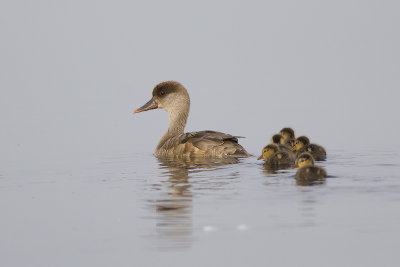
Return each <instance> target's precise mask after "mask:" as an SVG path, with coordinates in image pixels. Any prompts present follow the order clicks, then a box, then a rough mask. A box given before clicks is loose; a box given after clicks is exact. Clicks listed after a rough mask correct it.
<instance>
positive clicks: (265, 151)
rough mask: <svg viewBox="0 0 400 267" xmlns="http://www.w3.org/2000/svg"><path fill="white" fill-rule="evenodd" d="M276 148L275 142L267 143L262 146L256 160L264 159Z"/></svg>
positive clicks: (274, 151) (275, 150) (276, 149)
mask: <svg viewBox="0 0 400 267" xmlns="http://www.w3.org/2000/svg"><path fill="white" fill-rule="evenodd" d="M278 150H279V148H278V146H277V145H276V144H269V145H267V146H265V147H264V148H263V150H262V151H261V156H260V157H259V158H258V159H257V160H260V159H266V158H268V157H269V156H271V155H273V154H274V153H276V152H277V151H278Z"/></svg>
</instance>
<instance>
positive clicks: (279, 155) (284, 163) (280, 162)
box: [264, 151, 294, 169]
mask: <svg viewBox="0 0 400 267" xmlns="http://www.w3.org/2000/svg"><path fill="white" fill-rule="evenodd" d="M293 164H294V160H293V158H292V157H291V155H290V154H289V153H288V152H286V151H278V152H276V153H274V154H273V155H272V156H269V157H268V158H266V159H265V161H264V166H265V167H268V168H279V169H286V168H289V167H291V166H293Z"/></svg>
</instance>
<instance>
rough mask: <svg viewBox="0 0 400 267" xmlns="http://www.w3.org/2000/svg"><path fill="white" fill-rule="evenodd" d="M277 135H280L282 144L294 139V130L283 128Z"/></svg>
mask: <svg viewBox="0 0 400 267" xmlns="http://www.w3.org/2000/svg"><path fill="white" fill-rule="evenodd" d="M279 133H280V134H281V135H282V137H283V140H284V143H286V141H288V140H290V139H294V130H293V129H292V128H289V127H286V128H283V129H282V130H281V131H280V132H279Z"/></svg>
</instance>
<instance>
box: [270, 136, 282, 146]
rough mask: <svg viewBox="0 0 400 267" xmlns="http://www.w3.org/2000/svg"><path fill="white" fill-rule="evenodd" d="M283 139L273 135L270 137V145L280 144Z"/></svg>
mask: <svg viewBox="0 0 400 267" xmlns="http://www.w3.org/2000/svg"><path fill="white" fill-rule="evenodd" d="M282 139H283V137H282V135H280V134H274V135H273V136H272V137H271V144H281V140H282Z"/></svg>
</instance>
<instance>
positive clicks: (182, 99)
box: [134, 81, 190, 115]
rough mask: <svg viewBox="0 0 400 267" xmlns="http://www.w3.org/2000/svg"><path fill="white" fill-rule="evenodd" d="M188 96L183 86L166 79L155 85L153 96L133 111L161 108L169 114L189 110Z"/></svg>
mask: <svg viewBox="0 0 400 267" xmlns="http://www.w3.org/2000/svg"><path fill="white" fill-rule="evenodd" d="M189 106H190V98H189V94H188V92H187V91H186V89H185V87H183V85H182V84H180V83H178V82H175V81H166V82H162V83H159V84H157V85H156V87H154V89H153V97H152V98H151V99H150V100H149V101H148V102H147V103H146V104H144V105H143V106H141V107H140V108H138V109H136V110H135V111H134V113H139V112H142V111H147V110H151V109H157V108H161V109H164V110H166V111H167V112H168V113H169V115H171V114H173V113H176V112H189Z"/></svg>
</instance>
